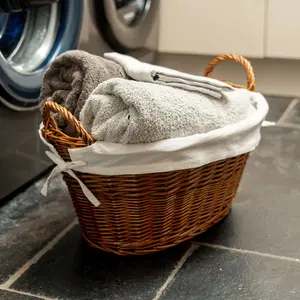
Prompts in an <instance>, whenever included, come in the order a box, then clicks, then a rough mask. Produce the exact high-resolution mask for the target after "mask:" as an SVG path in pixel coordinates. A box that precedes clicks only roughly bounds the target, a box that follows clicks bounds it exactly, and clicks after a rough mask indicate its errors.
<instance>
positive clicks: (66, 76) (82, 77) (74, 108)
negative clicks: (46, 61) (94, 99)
mask: <svg viewBox="0 0 300 300" xmlns="http://www.w3.org/2000/svg"><path fill="white" fill-rule="evenodd" d="M113 77H126V74H125V72H124V70H123V68H122V67H121V66H120V65H118V64H117V63H115V62H113V61H110V60H106V59H104V58H102V57H100V56H96V55H92V54H89V53H87V52H84V51H80V50H71V51H68V52H65V53H63V54H62V55H60V56H58V57H57V58H56V59H55V60H54V61H53V62H52V64H51V65H50V67H49V69H48V70H47V72H46V74H45V76H44V82H43V86H42V89H41V94H40V101H41V108H43V103H44V102H45V101H47V100H48V99H49V98H51V100H52V101H55V102H57V103H59V104H61V105H63V106H64V107H66V108H67V109H68V110H69V111H70V112H71V113H72V114H73V115H74V116H75V117H76V118H79V113H80V111H81V109H82V107H83V105H84V103H85V102H86V100H87V98H88V96H89V95H90V93H91V92H92V91H93V90H94V89H95V88H96V87H97V85H98V84H99V83H101V82H103V81H105V80H107V79H109V78H113Z"/></svg>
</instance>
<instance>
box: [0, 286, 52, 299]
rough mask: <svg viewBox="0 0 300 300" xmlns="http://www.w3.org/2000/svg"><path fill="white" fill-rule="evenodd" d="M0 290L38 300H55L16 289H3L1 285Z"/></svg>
mask: <svg viewBox="0 0 300 300" xmlns="http://www.w3.org/2000/svg"><path fill="white" fill-rule="evenodd" d="M0 290H2V291H6V292H10V293H15V294H19V295H24V296H29V297H34V298H36V299H43V300H55V299H53V298H49V297H46V296H41V295H34V294H31V293H27V292H23V291H18V290H14V289H10V288H2V287H1V285H0Z"/></svg>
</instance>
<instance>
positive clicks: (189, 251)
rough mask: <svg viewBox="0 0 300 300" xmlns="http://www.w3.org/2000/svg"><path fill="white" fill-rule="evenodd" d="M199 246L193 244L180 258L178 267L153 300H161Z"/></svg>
mask: <svg viewBox="0 0 300 300" xmlns="http://www.w3.org/2000/svg"><path fill="white" fill-rule="evenodd" d="M198 248H199V246H198V245H196V244H191V246H190V247H189V249H188V250H187V251H186V252H185V254H184V255H183V256H182V257H181V258H180V260H179V262H178V263H177V265H176V267H175V268H174V269H173V271H172V272H171V274H170V275H169V277H168V278H167V280H166V281H165V283H164V284H163V285H162V287H161V288H160V289H159V290H158V291H157V293H156V296H155V297H154V298H153V300H159V299H160V297H161V296H162V294H163V292H164V291H165V289H166V288H167V287H168V285H169V284H170V283H171V282H172V280H173V279H174V278H175V276H176V274H177V273H178V272H179V270H180V269H181V267H182V266H183V265H184V263H185V262H186V260H187V259H188V258H189V257H190V256H191V255H192V253H193V252H194V250H196V249H198Z"/></svg>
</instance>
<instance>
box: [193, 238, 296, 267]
mask: <svg viewBox="0 0 300 300" xmlns="http://www.w3.org/2000/svg"><path fill="white" fill-rule="evenodd" d="M193 243H194V244H195V245H199V246H204V247H209V248H214V249H220V250H228V251H230V252H236V253H241V254H250V255H256V256H262V257H268V258H273V259H278V260H282V261H289V262H294V263H298V264H300V259H298V258H293V257H288V256H279V255H275V254H269V253H264V252H257V251H252V250H243V249H238V248H230V247H226V246H222V245H216V244H209V243H201V242H193Z"/></svg>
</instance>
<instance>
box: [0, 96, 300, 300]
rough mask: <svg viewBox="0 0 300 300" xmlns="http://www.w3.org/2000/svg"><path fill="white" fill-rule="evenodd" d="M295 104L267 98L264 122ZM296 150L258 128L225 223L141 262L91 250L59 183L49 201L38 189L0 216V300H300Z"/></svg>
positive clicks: (299, 137)
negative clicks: (258, 141) (258, 140)
mask: <svg viewBox="0 0 300 300" xmlns="http://www.w3.org/2000/svg"><path fill="white" fill-rule="evenodd" d="M291 100H292V99H281V98H279V97H276V98H274V97H270V98H269V102H270V103H269V104H270V107H271V109H270V114H269V116H268V118H267V120H269V121H275V122H276V121H278V120H279V119H280V118H281V116H282V114H283V113H284V111H286V109H287V107H288V105H289V103H290V102H291ZM295 107H296V106H295ZM297 111H299V114H300V110H297ZM297 111H294V112H293V113H291V114H289V115H290V116H292V117H291V119H289V117H288V115H287V118H286V122H287V123H289V124H290V123H292V122H295V120H298V118H297ZM299 116H300V115H299ZM283 125H284V124H283ZM299 149H300V130H299V129H297V128H296V129H295V128H287V127H269V128H264V129H262V141H261V144H260V145H259V147H258V148H257V149H256V151H255V152H254V153H253V154H252V155H251V157H250V159H249V162H248V165H247V167H246V171H245V174H244V177H243V180H242V184H241V186H240V189H239V192H238V195H237V197H236V201H235V203H234V205H233V208H232V211H231V213H230V215H229V216H228V217H227V218H226V219H225V220H224V221H222V222H221V223H220V224H218V225H216V226H215V227H214V228H212V229H210V230H209V231H208V232H206V233H205V234H203V235H200V236H198V237H197V238H195V239H194V240H193V241H190V242H186V243H184V244H182V245H179V246H178V247H175V248H172V249H169V250H167V251H164V252H161V253H157V254H153V255H148V256H142V257H117V256H115V255H111V254H108V253H104V252H102V251H98V250H95V249H92V248H90V247H88V246H87V245H86V243H85V242H84V241H83V240H82V238H81V236H80V231H79V228H78V225H77V224H76V223H74V222H73V220H74V213H73V208H72V204H71V201H70V199H69V197H68V195H67V192H66V190H65V189H62V188H61V181H60V180H59V179H57V180H56V181H55V182H54V183H53V182H52V184H51V190H50V193H49V195H48V197H47V198H44V197H43V196H41V195H40V194H39V191H40V188H41V186H42V183H43V180H40V181H37V182H36V183H35V184H33V185H32V186H31V187H30V188H29V189H27V190H26V191H25V192H24V193H22V194H20V195H18V196H17V197H15V198H14V199H12V200H11V201H10V202H8V203H7V204H6V205H5V206H3V207H1V208H0V224H1V227H0V261H1V268H0V299H1V300H2V299H3V300H10V299H12V300H14V299H16V300H18V299H24V300H27V299H28V300H30V299H36V298H37V299H48V300H51V299H62V300H69V299H75V300H76V299H78V300H79V299H80V300H85V299H89V300H90V299H91V300H94V299H95V300H98V299H107V300H110V299H122V300H127V299H128V300H129V299H130V300H131V299H133V300H135V299H143V300H147V299H155V300H158V299H172V300H173V299H174V300H175V299H176V300H177V299H179V300H180V299H184V300H194V299H195V300H196V299H197V300H198V299H215V300H217V299H230V300H231V299H234V300H235V299H236V300H240V299H242V300H259V299H262V300H265V299H270V300H289V299H291V300H294V299H300V184H299V178H300V151H299ZM70 224H71V225H70Z"/></svg>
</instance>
